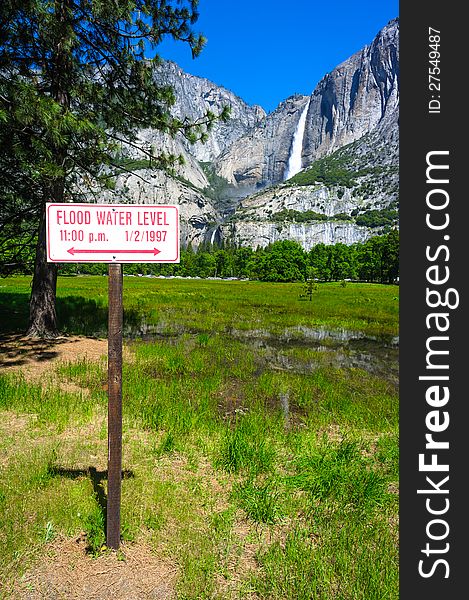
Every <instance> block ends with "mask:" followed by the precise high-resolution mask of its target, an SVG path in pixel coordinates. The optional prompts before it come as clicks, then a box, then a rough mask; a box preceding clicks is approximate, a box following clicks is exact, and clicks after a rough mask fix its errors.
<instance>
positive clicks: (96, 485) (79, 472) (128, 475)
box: [51, 467, 135, 551]
mask: <svg viewBox="0 0 469 600" xmlns="http://www.w3.org/2000/svg"><path fill="white" fill-rule="evenodd" d="M51 474H52V475H54V476H55V477H64V478H67V479H78V478H79V477H89V478H90V480H91V483H92V484H93V493H94V496H95V498H96V502H97V504H98V508H99V511H100V512H101V514H102V517H103V518H102V523H103V524H104V529H103V531H102V534H103V536H104V539H105V538H106V532H107V496H106V492H105V490H104V482H105V481H107V477H108V476H107V471H98V470H97V469H96V468H95V467H88V469H63V468H62V467H52V469H51ZM134 477H135V475H134V472H133V471H129V470H123V471H122V479H133V478H134ZM93 550H94V549H93V548H90V551H93Z"/></svg>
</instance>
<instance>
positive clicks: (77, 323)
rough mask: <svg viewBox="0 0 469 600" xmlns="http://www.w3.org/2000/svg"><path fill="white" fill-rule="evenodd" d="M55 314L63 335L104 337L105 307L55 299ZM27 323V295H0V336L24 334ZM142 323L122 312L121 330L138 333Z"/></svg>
mask: <svg viewBox="0 0 469 600" xmlns="http://www.w3.org/2000/svg"><path fill="white" fill-rule="evenodd" d="M56 310H57V321H58V326H59V331H60V332H61V333H62V334H68V335H86V336H94V337H107V326H108V309H107V305H102V303H101V302H99V301H96V300H93V299H89V298H84V297H82V296H65V297H58V298H57V301H56ZM28 319H29V294H21V293H17V292H12V293H8V292H0V334H12V333H24V332H25V331H26V329H27V327H28ZM142 322H143V317H142V315H141V314H140V313H139V312H138V311H136V310H134V309H124V329H126V330H130V331H131V330H133V329H135V330H138V329H139V328H140V327H141V326H142Z"/></svg>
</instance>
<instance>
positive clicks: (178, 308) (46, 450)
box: [0, 276, 399, 600]
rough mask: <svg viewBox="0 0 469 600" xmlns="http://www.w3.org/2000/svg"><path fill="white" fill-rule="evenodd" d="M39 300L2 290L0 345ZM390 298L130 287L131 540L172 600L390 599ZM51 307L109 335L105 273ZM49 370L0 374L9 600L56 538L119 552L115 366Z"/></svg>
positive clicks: (60, 365) (264, 289)
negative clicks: (108, 521) (111, 546)
mask: <svg viewBox="0 0 469 600" xmlns="http://www.w3.org/2000/svg"><path fill="white" fill-rule="evenodd" d="M29 286H30V278H28V277H14V278H10V279H3V280H1V281H0V334H1V335H2V336H3V339H7V338H6V336H8V335H11V334H14V333H19V332H21V331H24V329H25V326H26V322H27V314H28V297H29V290H30V287H29ZM398 296H399V288H398V286H392V285H379V284H360V283H347V284H345V283H342V284H341V283H323V284H319V285H318V289H317V290H315V291H314V293H313V295H312V299H311V301H310V300H309V299H308V298H305V297H304V296H303V286H302V285H301V284H294V283H290V284H282V283H260V282H255V281H221V280H202V279H158V278H144V277H124V336H125V341H124V367H123V470H124V477H123V481H122V508H121V517H122V539H123V544H135V545H138V544H143V543H145V544H149V545H150V546H151V548H152V551H153V552H154V553H155V555H157V556H161V557H162V558H164V559H165V560H169V561H170V562H171V563H172V564H174V566H175V568H176V569H177V577H176V584H175V586H176V587H175V597H176V598H178V599H181V600H182V599H194V600H195V599H219V600H222V599H231V598H261V599H266V600H267V599H278V600H285V599H291V600H303V599H304V600H306V599H321V600H329V599H341V600H358V599H362V600H374V599H386V600H388V599H392V598H396V599H397V598H398V596H399V594H398V489H399V487H398V461H399V453H398V414H399V411H398V365H397V358H398V357H397V354H398V342H397V341H396V337H397V336H398V314H399V299H398ZM57 311H58V317H59V321H60V328H61V331H62V332H63V333H64V335H70V336H71V335H81V336H89V337H103V338H105V337H106V335H107V333H106V327H107V278H106V277H100V276H83V277H59V282H58V300H57ZM46 360H47V358H46ZM50 362H51V364H50V365H49V368H48V369H47V370H45V371H44V375H43V376H42V377H41V379H40V380H36V381H30V380H26V379H25V377H24V376H23V375H22V373H21V369H19V370H16V371H14V372H12V371H10V370H7V369H5V372H4V373H2V374H1V375H0V421H1V425H0V429H1V431H0V539H1V540H2V561H1V565H0V582H2V584H1V585H0V590H2V586H3V590H2V591H3V593H4V595H5V598H8V597H9V595H10V594H11V593H12V589H13V586H14V583H15V581H18V580H19V579H20V578H21V577H22V575H23V574H24V573H25V572H26V571H27V569H28V568H30V567H31V566H32V565H34V564H35V562H36V561H37V560H38V559H39V558H40V557H41V556H44V555H45V554H46V553H47V548H48V546H49V545H50V544H53V543H54V540H56V539H59V538H62V537H69V538H72V537H74V536H75V537H76V536H78V535H80V533H81V532H84V534H85V535H86V540H87V545H88V551H89V553H90V555H91V556H94V557H99V556H100V555H102V553H106V552H110V551H109V550H107V549H106V548H105V516H106V515H105V508H106V502H105V494H106V472H105V470H106V468H107V465H106V457H107V423H106V419H107V394H106V381H107V365H106V357H105V356H104V357H103V358H102V359H101V360H98V361H96V360H95V361H92V360H89V359H88V358H87V357H86V356H85V355H79V354H77V356H76V358H75V359H74V360H73V361H70V362H58V361H55V362H52V361H50ZM2 597H3V596H2Z"/></svg>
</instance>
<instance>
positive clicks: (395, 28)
mask: <svg viewBox="0 0 469 600" xmlns="http://www.w3.org/2000/svg"><path fill="white" fill-rule="evenodd" d="M398 107H399V21H398V20H397V19H395V20H393V21H391V22H390V23H388V25H387V26H386V27H384V28H383V29H382V30H381V31H380V32H379V33H378V35H377V36H376V38H375V39H374V40H373V42H372V44H371V45H370V46H365V48H363V50H361V51H360V52H357V53H356V54H354V55H353V56H352V57H350V58H349V59H348V60H346V61H345V62H343V63H342V64H340V65H339V66H338V67H336V68H335V69H334V70H333V71H332V72H331V73H329V74H328V75H326V76H325V77H324V78H323V79H322V80H321V81H320V82H319V84H318V85H317V87H316V89H315V90H314V92H313V94H312V96H311V103H310V106H309V110H308V116H307V118H306V129H305V137H304V143H303V161H304V165H305V166H308V165H309V164H311V163H312V161H314V160H316V159H317V158H319V157H321V156H324V155H325V154H330V153H331V152H333V151H334V150H337V149H339V148H341V147H342V146H345V145H346V144H350V143H351V142H354V141H356V140H358V139H359V138H361V137H362V136H364V135H366V134H367V133H370V132H371V131H372V130H373V129H374V128H375V127H377V126H379V125H380V123H382V122H383V121H385V120H388V119H391V120H395V121H396V123H397V118H398Z"/></svg>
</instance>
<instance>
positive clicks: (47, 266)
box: [26, 206, 59, 338]
mask: <svg viewBox="0 0 469 600" xmlns="http://www.w3.org/2000/svg"><path fill="white" fill-rule="evenodd" d="M56 288H57V265H56V264H55V263H48V262H47V253H46V210H45V206H44V207H43V209H42V211H41V220H40V224H39V232H38V240H37V249H36V261H35V264H34V277H33V284H32V289H31V299H30V303H29V326H28V330H27V332H26V335H27V336H29V337H40V338H54V337H57V336H58V335H59V331H58V329H57V313H56V310H55V296H56Z"/></svg>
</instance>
